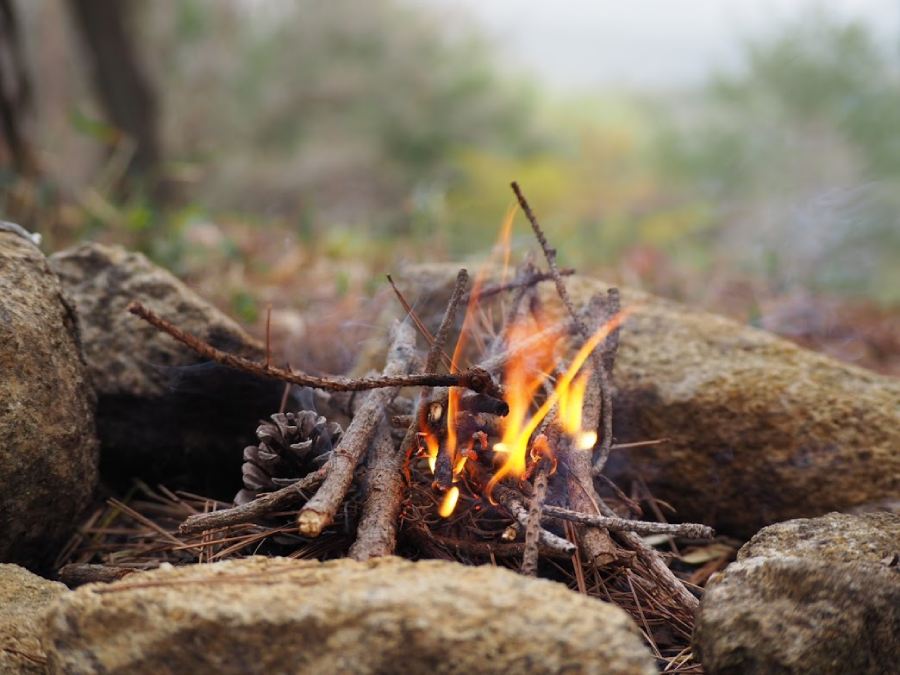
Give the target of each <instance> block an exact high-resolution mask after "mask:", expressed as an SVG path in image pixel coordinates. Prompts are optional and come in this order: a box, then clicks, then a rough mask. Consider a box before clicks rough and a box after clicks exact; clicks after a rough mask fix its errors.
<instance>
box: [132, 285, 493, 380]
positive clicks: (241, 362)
mask: <svg viewBox="0 0 900 675" xmlns="http://www.w3.org/2000/svg"><path fill="white" fill-rule="evenodd" d="M128 311H129V312H131V313H132V314H134V315H135V316H138V317H140V318H142V319H143V320H144V321H146V322H147V323H149V324H150V325H152V326H154V327H155V328H157V329H158V330H161V331H162V332H164V333H168V334H169V335H171V336H172V337H173V338H175V339H176V340H178V341H179V342H181V343H182V344H183V345H185V346H186V347H188V348H190V349H191V350H193V351H194V352H196V353H197V354H199V355H200V356H202V357H203V358H206V359H209V360H210V361H215V362H216V363H221V364H222V365H225V366H228V367H230V368H234V369H236V370H241V371H243V372H245V373H250V374H251V375H256V376H258V377H268V378H272V379H275V380H281V381H282V382H290V383H292V384H298V385H300V386H301V387H312V388H314V389H330V390H332V391H368V390H370V389H382V388H386V387H463V388H465V389H471V390H472V391H477V392H480V393H484V394H489V395H490V396H494V397H496V398H502V397H503V393H502V391H501V390H500V387H499V386H497V383H496V382H494V380H493V378H492V377H491V376H490V374H489V373H488V372H487V371H485V370H484V369H483V368H478V367H473V368H469V369H467V370H463V371H460V372H458V373H453V374H445V375H427V374H426V375H403V376H398V375H382V376H380V377H363V378H359V379H351V378H347V377H318V376H316V375H309V374H308V373H303V372H299V371H295V370H285V369H284V368H277V367H273V366H269V367H268V368H267V367H266V365H265V364H264V363H257V362H256V361H251V360H250V359H246V358H243V357H241V356H236V355H235V354H229V353H228V352H223V351H222V350H220V349H216V348H215V347H213V346H212V345H211V344H209V343H208V342H206V341H204V340H201V339H200V338H198V337H197V336H195V335H191V334H190V333H186V332H185V331H183V330H181V329H180V328H178V326H176V325H175V324H173V323H171V322H170V321H167V320H166V319H164V318H162V317H161V316H159V315H158V314H156V313H155V312H153V311H152V310H150V309H148V308H146V307H144V305H142V304H141V303H139V302H137V301H134V302H132V303H131V304H130V305H128Z"/></svg>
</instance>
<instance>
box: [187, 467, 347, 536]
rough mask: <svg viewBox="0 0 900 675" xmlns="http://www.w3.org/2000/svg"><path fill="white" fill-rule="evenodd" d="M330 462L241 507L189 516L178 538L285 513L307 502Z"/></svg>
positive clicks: (323, 476)
mask: <svg viewBox="0 0 900 675" xmlns="http://www.w3.org/2000/svg"><path fill="white" fill-rule="evenodd" d="M330 466H331V462H330V461H329V462H327V463H326V464H325V465H324V466H322V467H321V468H319V469H318V470H317V471H314V472H313V473H311V474H308V475H306V476H304V477H303V478H301V479H300V480H299V481H297V482H296V483H293V484H291V485H288V486H287V487H283V488H281V489H280V490H276V491H275V492H266V493H265V494H261V495H259V496H258V497H257V498H256V499H254V500H253V501H252V502H247V503H246V504H241V505H240V506H235V507H233V508H230V509H223V510H222V511H212V512H210V513H197V514H194V515H192V516H189V517H188V518H187V519H186V520H185V521H184V522H183V523H182V524H181V526H180V527H179V528H178V531H179V532H180V533H181V534H196V533H197V532H203V531H204V530H215V529H218V528H221V527H228V526H230V525H240V524H242V523H252V522H253V521H255V520H258V519H260V518H263V517H265V516H267V515H268V514H270V513H274V512H276V511H284V510H286V509H289V508H292V507H294V506H296V505H297V503H298V502H301V501H303V500H305V499H307V498H308V495H306V494H305V491H307V490H311V489H313V488H315V487H318V486H319V484H320V483H321V482H322V481H323V480H325V476H326V475H327V474H328V471H329V468H330Z"/></svg>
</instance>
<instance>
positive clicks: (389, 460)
mask: <svg viewBox="0 0 900 675" xmlns="http://www.w3.org/2000/svg"><path fill="white" fill-rule="evenodd" d="M369 457H370V459H371V466H370V467H369V471H368V476H367V479H368V484H367V491H366V499H365V502H364V504H363V511H362V517H361V518H360V521H359V527H358V528H357V529H356V541H355V542H353V545H352V546H351V547H350V553H349V555H350V557H351V558H353V559H355V560H368V559H369V558H375V557H379V556H385V555H391V554H392V553H393V552H394V548H396V546H397V524H398V521H399V516H400V502H401V501H402V499H403V460H404V455H403V453H401V452H399V448H398V447H397V445H396V444H395V443H394V439H393V437H392V436H391V432H390V426H389V425H388V424H386V423H384V422H382V423H381V425H380V426H379V428H378V431H377V433H376V435H375V440H374V441H373V443H372V449H371V450H370V452H369Z"/></svg>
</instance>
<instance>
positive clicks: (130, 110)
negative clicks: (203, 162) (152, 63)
mask: <svg viewBox="0 0 900 675" xmlns="http://www.w3.org/2000/svg"><path fill="white" fill-rule="evenodd" d="M68 4H69V8H70V11H71V13H72V17H73V19H74V21H75V25H76V26H77V28H78V32H79V34H80V35H81V37H82V41H83V43H84V46H85V49H86V52H87V55H88V58H89V61H90V64H91V72H92V76H93V81H94V87H95V89H96V91H97V95H98V97H99V98H100V101H101V103H102V105H103V109H104V111H105V113H106V115H107V117H108V118H109V119H108V121H109V123H110V124H112V125H113V126H114V127H115V128H116V129H118V130H119V131H120V132H121V134H122V135H123V136H124V139H123V140H124V141H125V142H128V143H133V144H134V149H133V152H132V155H131V159H130V161H129V162H128V166H127V170H126V176H125V177H126V178H127V179H128V180H127V181H126V183H125V184H123V185H122V186H121V187H123V188H124V187H126V184H127V182H129V181H132V180H133V179H140V180H141V181H142V182H143V184H144V186H145V187H148V188H149V191H150V192H154V191H155V188H156V185H157V184H156V181H157V179H158V178H159V176H158V171H159V162H160V157H161V150H160V142H159V134H158V129H157V127H158V106H157V97H156V94H155V92H154V90H153V87H152V85H151V83H150V81H149V79H148V78H147V76H146V75H145V73H144V70H143V68H142V67H141V63H140V59H139V58H138V50H137V49H136V48H135V41H136V40H137V35H136V34H135V32H134V31H133V30H131V27H130V24H129V15H130V13H131V12H132V10H133V7H134V6H133V3H132V2H131V0H68Z"/></svg>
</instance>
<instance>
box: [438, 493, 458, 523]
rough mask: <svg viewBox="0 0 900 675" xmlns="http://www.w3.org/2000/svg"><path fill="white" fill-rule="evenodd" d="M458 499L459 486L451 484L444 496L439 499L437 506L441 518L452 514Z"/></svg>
mask: <svg viewBox="0 0 900 675" xmlns="http://www.w3.org/2000/svg"><path fill="white" fill-rule="evenodd" d="M458 500H459V488H458V487H456V486H455V485H453V486H451V487H450V489H449V490H447V491H446V492H445V493H444V498H443V499H442V500H441V506H440V508H438V515H439V516H440V517H441V518H449V517H450V516H452V515H453V511H454V509H456V502H457V501H458Z"/></svg>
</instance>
